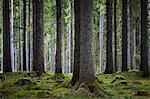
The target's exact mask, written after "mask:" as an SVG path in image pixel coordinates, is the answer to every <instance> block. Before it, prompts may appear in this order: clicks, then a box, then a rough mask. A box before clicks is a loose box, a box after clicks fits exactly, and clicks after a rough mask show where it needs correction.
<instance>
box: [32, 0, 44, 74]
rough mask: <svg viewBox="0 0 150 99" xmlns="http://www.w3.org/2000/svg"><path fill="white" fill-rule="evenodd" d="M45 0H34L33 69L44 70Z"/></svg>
mask: <svg viewBox="0 0 150 99" xmlns="http://www.w3.org/2000/svg"><path fill="white" fill-rule="evenodd" d="M43 10H44V0H33V71H38V72H44V31H43V30H44V24H43V18H44V16H43V15H44V13H43V12H44V11H43Z"/></svg>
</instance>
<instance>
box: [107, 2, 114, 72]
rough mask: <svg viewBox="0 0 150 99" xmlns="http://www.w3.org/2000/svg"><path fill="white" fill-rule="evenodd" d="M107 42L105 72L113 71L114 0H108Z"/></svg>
mask: <svg viewBox="0 0 150 99" xmlns="http://www.w3.org/2000/svg"><path fill="white" fill-rule="evenodd" d="M106 6H107V7H106V12H107V44H106V54H107V55H106V57H107V60H106V70H105V73H113V72H114V70H113V55H112V0H107V5H106Z"/></svg>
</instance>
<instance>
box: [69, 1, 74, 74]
mask: <svg viewBox="0 0 150 99" xmlns="http://www.w3.org/2000/svg"><path fill="white" fill-rule="evenodd" d="M72 3H73V2H72V0H70V22H69V35H70V51H69V52H70V66H71V67H70V69H71V70H70V71H71V72H73V57H74V55H73V54H74V53H73V48H74V46H73V28H72V21H73V15H72V14H73V12H72V11H73V5H72Z"/></svg>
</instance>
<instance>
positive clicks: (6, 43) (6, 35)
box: [3, 0, 12, 72]
mask: <svg viewBox="0 0 150 99" xmlns="http://www.w3.org/2000/svg"><path fill="white" fill-rule="evenodd" d="M9 10H10V1H9V0H3V72H12V65H11V63H12V62H11V61H12V60H11V42H10V39H11V37H10V35H11V34H10V11H9Z"/></svg>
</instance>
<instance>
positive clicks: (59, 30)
mask: <svg viewBox="0 0 150 99" xmlns="http://www.w3.org/2000/svg"><path fill="white" fill-rule="evenodd" d="M61 2H62V1H61V0H56V7H57V13H56V16H57V18H56V20H57V41H56V43H57V45H56V59H55V62H56V64H55V73H56V74H57V73H62V67H61V59H62V58H61V47H62V26H61V25H62V15H61Z"/></svg>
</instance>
